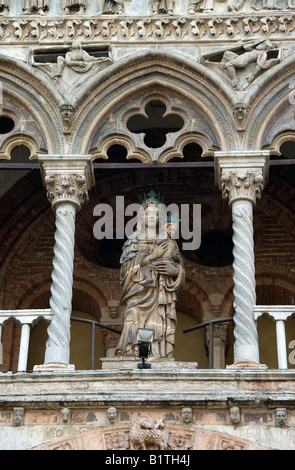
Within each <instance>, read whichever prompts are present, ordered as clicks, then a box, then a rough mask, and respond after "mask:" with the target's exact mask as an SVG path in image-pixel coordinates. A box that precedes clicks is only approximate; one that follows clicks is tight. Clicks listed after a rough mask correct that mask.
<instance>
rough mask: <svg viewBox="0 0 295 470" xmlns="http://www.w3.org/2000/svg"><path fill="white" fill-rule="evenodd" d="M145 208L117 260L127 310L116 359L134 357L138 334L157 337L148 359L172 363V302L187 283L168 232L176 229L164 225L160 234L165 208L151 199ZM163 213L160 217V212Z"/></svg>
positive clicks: (144, 205) (180, 258) (173, 326)
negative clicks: (143, 330)
mask: <svg viewBox="0 0 295 470" xmlns="http://www.w3.org/2000/svg"><path fill="white" fill-rule="evenodd" d="M150 195H152V196H151V197H149V198H146V200H145V201H144V203H143V211H142V217H141V220H139V221H138V224H137V230H136V231H135V232H134V233H133V234H132V235H131V236H130V237H129V238H128V240H127V241H126V243H125V244H124V246H123V252H122V256H121V285H122V288H123V296H122V303H123V304H125V305H126V310H125V317H124V328H123V331H122V334H121V336H120V340H119V343H118V345H117V350H116V354H117V355H120V356H131V357H134V356H136V352H137V351H136V335H137V329H138V328H149V329H153V330H154V332H155V336H154V341H153V343H152V345H151V353H150V356H149V357H150V358H167V359H173V348H174V344H175V329H176V322H177V319H176V300H177V296H178V294H179V292H180V291H181V289H182V287H183V285H184V281H185V271H184V268H183V261H182V257H181V255H180V252H179V249H178V246H177V243H176V241H175V240H174V239H173V238H172V232H173V230H175V228H177V223H175V222H174V221H171V220H167V223H166V224H165V230H164V231H163V230H160V220H161V216H162V220H163V217H165V215H164V214H163V204H161V203H160V201H159V200H158V199H157V198H155V197H154V195H155V193H153V192H152V193H150V194H149V195H148V196H150ZM161 211H162V212H161Z"/></svg>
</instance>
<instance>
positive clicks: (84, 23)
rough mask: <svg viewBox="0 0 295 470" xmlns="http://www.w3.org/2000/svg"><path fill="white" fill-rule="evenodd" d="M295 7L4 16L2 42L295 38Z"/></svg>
mask: <svg viewBox="0 0 295 470" xmlns="http://www.w3.org/2000/svg"><path fill="white" fill-rule="evenodd" d="M294 28H295V12H294V11H271V12H265V11H264V12H251V13H243V14H240V13H239V14H238V13H236V14H235V13H228V14H226V15H224V14H223V15H216V14H215V15H214V14H212V13H211V14H200V15H198V16H194V17H193V16H188V17H180V16H169V17H168V16H165V15H155V16H152V17H126V16H122V15H118V16H114V15H113V16H111V15H104V16H103V17H97V16H96V17H95V16H93V17H84V18H83V17H71V18H69V17H44V16H38V15H35V16H30V17H25V16H22V17H20V16H18V17H0V44H7V45H12V44H19V43H21V44H23V43H25V44H51V45H52V43H55V44H58V43H66V42H69V41H74V40H76V39H79V40H80V41H82V42H83V43H91V42H93V41H95V42H97V41H100V42H104V41H107V42H109V43H126V42H128V43H142V42H148V43H158V42H159V41H165V43H167V42H183V41H185V42H189V43H195V42H196V41H201V42H207V41H209V40H212V39H214V40H215V41H220V42H222V41H228V40H249V39H260V38H270V39H272V40H275V41H279V40H285V39H286V38H288V39H293V38H294Z"/></svg>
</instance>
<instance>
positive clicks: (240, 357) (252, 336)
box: [215, 150, 269, 368]
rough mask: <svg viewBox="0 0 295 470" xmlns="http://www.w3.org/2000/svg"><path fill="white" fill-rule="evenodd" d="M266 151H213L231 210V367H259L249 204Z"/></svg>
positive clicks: (256, 195)
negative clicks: (233, 327)
mask: <svg viewBox="0 0 295 470" xmlns="http://www.w3.org/2000/svg"><path fill="white" fill-rule="evenodd" d="M268 171H269V152H268V151H260V150H259V151H244V152H215V181H216V184H217V186H218V187H219V189H220V190H221V191H222V197H223V198H224V199H227V200H228V202H229V205H230V206H231V209H232V219H233V246H234V248H233V255H234V262H233V269H234V275H233V280H234V289H233V292H234V310H235V315H234V321H235V330H234V335H235V345H234V360H235V363H234V364H233V366H231V367H242V368H243V367H245V368H246V367H259V368H260V367H263V366H262V365H261V364H260V363H259V347H258V334H257V328H256V323H255V319H254V316H253V307H254V306H255V305H256V281H255V257H254V230H253V207H254V206H255V205H256V202H257V200H258V199H260V198H261V197H262V191H263V188H264V187H265V185H266V184H267V182H268Z"/></svg>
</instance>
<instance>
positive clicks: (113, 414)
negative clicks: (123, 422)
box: [107, 406, 118, 424]
mask: <svg viewBox="0 0 295 470" xmlns="http://www.w3.org/2000/svg"><path fill="white" fill-rule="evenodd" d="M117 415H118V411H117V408H115V407H114V406H110V408H108V409H107V417H108V420H109V422H110V424H115V422H116V419H117Z"/></svg>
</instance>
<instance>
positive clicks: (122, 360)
mask: <svg viewBox="0 0 295 470" xmlns="http://www.w3.org/2000/svg"><path fill="white" fill-rule="evenodd" d="M100 360H101V364H102V369H119V370H134V369H138V364H142V362H141V360H140V359H135V358H134V357H127V356H115V357H103V358H101V359H100ZM146 362H147V363H148V364H151V368H152V369H174V370H175V369H197V368H198V363H197V362H177V361H175V360H174V359H167V358H165V357H164V358H156V359H155V358H152V357H151V358H148V360H147V361H146ZM138 370H140V369H138ZM146 370H147V369H146Z"/></svg>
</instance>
